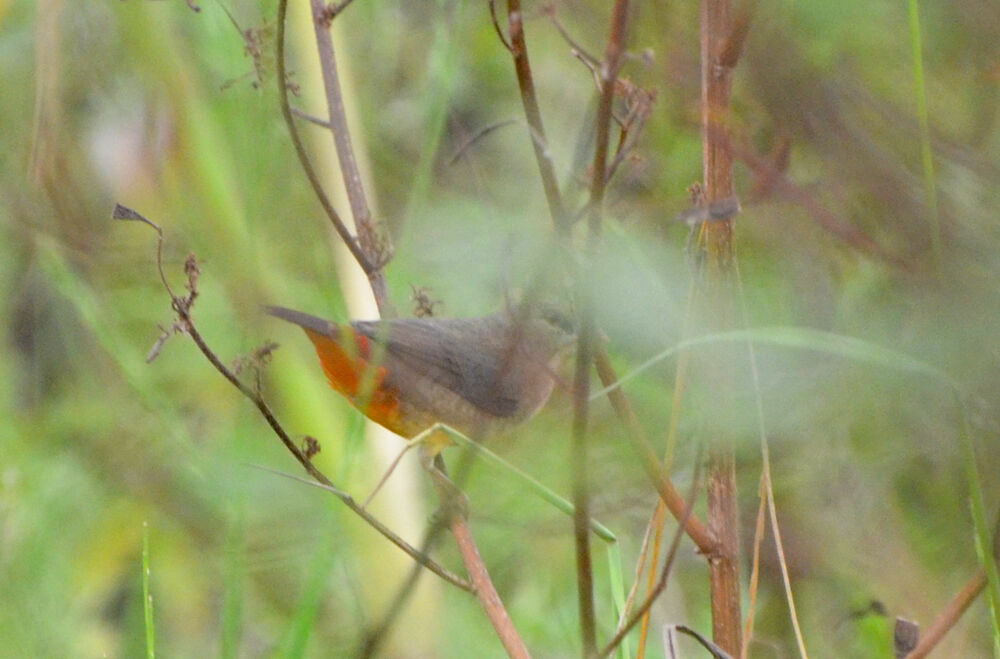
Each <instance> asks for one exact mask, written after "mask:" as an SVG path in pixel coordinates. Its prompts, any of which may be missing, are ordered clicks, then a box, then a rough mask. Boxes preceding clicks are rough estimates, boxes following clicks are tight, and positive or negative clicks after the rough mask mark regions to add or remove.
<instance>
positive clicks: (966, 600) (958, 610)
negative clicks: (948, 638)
mask: <svg viewBox="0 0 1000 659" xmlns="http://www.w3.org/2000/svg"><path fill="white" fill-rule="evenodd" d="M986 581H987V580H986V570H984V569H983V568H979V569H978V570H976V574H974V575H973V577H972V579H970V580H969V582H968V583H967V584H965V585H964V586H963V587H962V590H960V591H958V593H957V594H956V595H955V597H954V598H953V599H952V600H951V601H950V602H948V606H946V607H945V608H944V610H943V611H941V613H939V614H938V617H937V618H935V619H934V622H932V623H931V624H930V626H929V627H928V628H927V629H926V630H925V631H924V633H923V634H922V635H921V637H920V642H919V643H917V647H915V648H914V649H913V652H911V653H910V654H908V655H906V659H920V658H921V657H926V656H927V655H928V654H930V652H931V650H933V649H934V648H935V647H937V644H938V643H940V642H941V639H943V638H944V637H945V634H947V633H948V632H949V631H951V629H952V628H953V627H954V626H955V623H957V622H958V621H959V619H960V618H961V617H962V614H964V613H965V612H966V610H967V609H968V608H969V606H971V605H972V603H973V602H974V601H975V600H976V598H977V597H979V594H980V593H981V592H983V589H984V588H986Z"/></svg>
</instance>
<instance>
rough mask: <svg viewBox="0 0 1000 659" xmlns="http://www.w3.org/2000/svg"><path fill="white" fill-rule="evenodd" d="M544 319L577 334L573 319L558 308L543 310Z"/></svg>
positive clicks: (565, 330)
mask: <svg viewBox="0 0 1000 659" xmlns="http://www.w3.org/2000/svg"><path fill="white" fill-rule="evenodd" d="M542 319H543V320H545V322H547V323H549V324H550V325H555V326H556V327H558V328H559V329H561V330H562V331H564V332H566V333H567V334H576V328H575V327H574V326H573V321H572V320H570V319H569V318H568V317H567V316H566V315H565V314H563V313H562V312H560V311H558V310H557V309H545V310H544V311H543V312H542Z"/></svg>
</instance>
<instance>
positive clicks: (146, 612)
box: [142, 522, 156, 659]
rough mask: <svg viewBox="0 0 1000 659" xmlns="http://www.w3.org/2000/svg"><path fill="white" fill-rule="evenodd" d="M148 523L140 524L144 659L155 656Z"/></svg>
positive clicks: (151, 658) (150, 658)
mask: <svg viewBox="0 0 1000 659" xmlns="http://www.w3.org/2000/svg"><path fill="white" fill-rule="evenodd" d="M149 571H150V570H149V522H143V523H142V615H143V625H144V626H145V629H146V659H153V658H154V657H155V656H156V627H155V625H154V624H153V596H152V594H150V592H149V579H150V575H149Z"/></svg>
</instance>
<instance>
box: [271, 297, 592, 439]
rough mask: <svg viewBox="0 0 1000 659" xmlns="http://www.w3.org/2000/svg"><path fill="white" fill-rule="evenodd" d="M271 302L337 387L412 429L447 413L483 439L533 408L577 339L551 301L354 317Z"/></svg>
mask: <svg viewBox="0 0 1000 659" xmlns="http://www.w3.org/2000/svg"><path fill="white" fill-rule="evenodd" d="M266 310H267V312H268V313H269V314H271V315H272V316H276V317H278V318H281V319H282V320H286V321H288V322H290V323H294V324H296V325H298V326H300V327H301V328H302V329H303V330H305V333H306V335H307V336H308V337H309V340H310V341H312V343H313V346H314V347H315V348H316V354H317V355H318V356H319V360H320V364H321V365H322V367H323V370H324V372H325V373H326V376H327V378H328V379H329V381H330V386H331V387H333V388H334V389H336V390H337V391H338V392H340V393H341V394H342V395H343V396H344V397H345V398H347V400H348V401H350V402H351V404H352V405H353V406H354V407H356V408H357V409H358V410H360V411H361V412H362V413H363V414H365V415H366V416H367V417H368V418H370V419H372V420H373V421H375V422H377V423H379V424H381V425H383V426H385V427H386V428H388V429H389V430H391V431H392V432H394V433H396V434H399V435H402V436H403V437H407V438H411V437H415V436H416V435H418V434H420V433H421V432H423V431H425V430H427V429H429V428H431V427H432V426H434V424H436V423H442V424H445V425H448V426H451V427H452V428H454V429H456V430H458V431H459V432H461V433H463V434H465V435H467V436H471V437H473V438H477V439H478V438H481V437H483V436H484V435H487V434H492V433H494V432H496V431H498V430H501V429H504V428H507V427H510V426H513V425H516V424H518V423H520V422H523V421H525V420H527V419H529V418H531V417H532V416H534V415H535V414H536V413H537V412H538V411H539V410H540V409H541V408H542V406H544V405H545V403H546V401H547V400H548V399H549V395H550V394H551V393H552V389H553V386H554V384H555V382H556V379H557V375H556V372H557V370H558V368H559V366H560V363H561V362H562V361H563V359H564V358H565V356H566V355H567V354H569V352H570V351H571V348H572V346H573V344H574V341H575V333H574V330H573V326H572V323H571V322H570V321H569V320H568V319H567V318H566V317H565V316H563V315H562V314H561V313H560V312H559V311H557V310H556V309H554V308H552V307H550V306H548V305H539V306H538V308H537V309H533V310H532V311H531V312H530V313H527V314H518V313H517V312H516V311H502V312H500V313H497V314H494V315H492V316H485V317H481V318H436V317H435V318H401V319H391V320H357V321H353V322H350V323H334V322H332V321H327V320H323V319H322V318H318V317H316V316H311V315H309V314H306V313H302V312H300V311H293V310H291V309H286V308H284V307H266Z"/></svg>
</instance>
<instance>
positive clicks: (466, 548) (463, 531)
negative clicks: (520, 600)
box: [451, 515, 531, 658]
mask: <svg viewBox="0 0 1000 659" xmlns="http://www.w3.org/2000/svg"><path fill="white" fill-rule="evenodd" d="M451 532H452V534H453V535H454V536H455V540H456V542H458V548H459V550H460V551H461V552H462V560H464V561H465V565H466V566H467V568H468V570H469V579H471V580H472V584H473V585H474V586H475V593H476V597H478V598H479V602H480V604H481V605H482V607H483V610H484V611H485V612H486V616H487V617H488V618H489V619H490V623H491V624H492V625H493V629H494V630H495V631H496V633H497V636H498V637H499V638H500V642H501V643H503V647H504V649H505V650H507V654H508V655H509V656H511V657H516V658H522V657H523V658H526V657H530V656H531V654H530V653H529V652H528V648H527V646H526V645H525V644H524V641H523V640H521V637H520V635H519V634H518V633H517V628H516V627H514V623H513V621H511V619H510V615H508V614H507V609H506V608H504V605H503V602H502V601H500V595H499V594H498V593H497V589H496V588H495V587H494V586H493V581H492V580H490V575H489V573H488V572H487V571H486V566H485V564H484V563H483V559H482V557H481V556H480V555H479V549H477V548H476V543H475V541H474V539H473V537H472V533H471V532H470V531H469V523H468V521H467V520H465V519H464V518H463V517H460V516H458V515H455V516H453V517H452V521H451Z"/></svg>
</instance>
